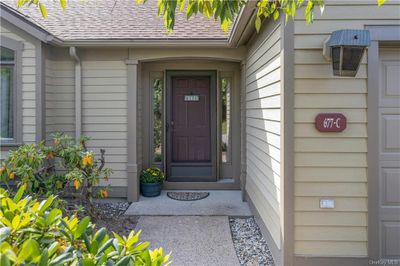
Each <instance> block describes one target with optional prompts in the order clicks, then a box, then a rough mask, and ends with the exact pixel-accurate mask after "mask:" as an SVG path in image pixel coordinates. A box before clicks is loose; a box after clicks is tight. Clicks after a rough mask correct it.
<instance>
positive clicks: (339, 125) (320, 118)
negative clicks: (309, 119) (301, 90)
mask: <svg viewBox="0 0 400 266" xmlns="http://www.w3.org/2000/svg"><path fill="white" fill-rule="evenodd" d="M346 124H347V121H346V117H345V116H344V115H343V114H340V113H322V114H318V115H317V117H316V118H315V127H316V128H317V129H318V131H320V132H342V131H343V130H344V129H345V128H346Z"/></svg>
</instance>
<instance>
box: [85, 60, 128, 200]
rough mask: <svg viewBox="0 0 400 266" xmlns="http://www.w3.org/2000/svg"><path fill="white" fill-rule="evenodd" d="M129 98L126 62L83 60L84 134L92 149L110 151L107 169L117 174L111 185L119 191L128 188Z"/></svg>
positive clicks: (107, 154)
mask: <svg viewBox="0 0 400 266" xmlns="http://www.w3.org/2000/svg"><path fill="white" fill-rule="evenodd" d="M92 58H93V60H92ZM127 96H128V94H127V67H126V64H125V62H124V61H123V60H114V59H112V58H111V59H110V60H105V61H102V60H96V59H95V57H93V56H92V57H91V58H90V59H85V58H83V61H82V131H83V134H85V135H88V136H89V137H90V138H91V140H90V141H89V142H88V148H89V149H91V150H94V151H95V152H96V153H98V154H99V152H100V149H101V148H104V149H105V150H106V167H110V168H112V169H113V171H114V173H113V175H112V176H111V178H110V182H111V185H112V186H117V187H126V186H127V149H128V148H127V146H128V142H127V122H128V118H127V117H128V113H127V104H128V101H127V99H128V97H127ZM104 184H106V183H104ZM121 196H123V195H121Z"/></svg>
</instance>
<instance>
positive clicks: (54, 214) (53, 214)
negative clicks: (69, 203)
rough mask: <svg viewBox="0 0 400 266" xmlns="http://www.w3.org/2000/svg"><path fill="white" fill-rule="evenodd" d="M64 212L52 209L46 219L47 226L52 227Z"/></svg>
mask: <svg viewBox="0 0 400 266" xmlns="http://www.w3.org/2000/svg"><path fill="white" fill-rule="evenodd" d="M61 215H62V212H61V210H59V209H52V210H51V211H50V213H49V214H48V215H47V217H46V226H49V225H51V224H52V223H53V222H54V221H55V220H56V219H57V218H58V217H61Z"/></svg>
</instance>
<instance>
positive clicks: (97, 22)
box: [0, 0, 230, 41]
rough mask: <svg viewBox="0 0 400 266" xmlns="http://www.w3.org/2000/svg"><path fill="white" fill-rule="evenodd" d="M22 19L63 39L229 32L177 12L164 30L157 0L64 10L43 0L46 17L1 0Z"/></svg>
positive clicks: (102, 2) (80, 1)
mask: <svg viewBox="0 0 400 266" xmlns="http://www.w3.org/2000/svg"><path fill="white" fill-rule="evenodd" d="M0 1H1V2H2V3H3V4H5V5H7V6H8V7H9V8H12V9H13V10H14V11H15V12H16V13H18V14H19V15H21V16H23V17H24V18H25V19H27V20H29V21H31V22H33V23H34V24H36V25H37V26H39V27H41V28H42V29H44V30H46V31H48V32H49V33H50V34H52V35H54V36H55V37H57V38H59V39H61V40H64V41H76V40H227V39H228V37H229V34H230V33H229V32H228V33H226V32H224V31H223V30H222V29H221V26H220V24H219V23H218V22H217V21H215V20H214V19H210V20H209V19H207V18H205V17H203V16H201V15H199V16H194V17H192V18H191V19H189V20H187V19H186V16H185V14H184V13H179V12H178V13H177V15H176V23H175V28H174V30H173V32H172V33H171V34H167V33H166V30H165V28H164V24H163V23H164V22H163V18H161V17H158V16H157V1H156V0H149V1H148V2H147V3H146V4H144V5H138V4H136V1H135V0H74V1H68V6H67V9H66V10H65V11H63V10H62V9H61V7H60V4H59V1H58V0H45V1H44V3H45V7H46V9H47V13H48V17H47V18H46V19H45V18H43V17H42V15H41V13H40V10H39V8H36V7H33V6H31V7H23V8H20V9H17V7H16V4H15V1H16V0H0Z"/></svg>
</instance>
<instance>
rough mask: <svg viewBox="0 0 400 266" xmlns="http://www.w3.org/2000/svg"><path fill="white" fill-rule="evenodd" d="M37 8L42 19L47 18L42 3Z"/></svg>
mask: <svg viewBox="0 0 400 266" xmlns="http://www.w3.org/2000/svg"><path fill="white" fill-rule="evenodd" d="M39 8H40V12H41V13H42V16H43V17H44V18H47V11H46V8H45V7H44V5H43V3H39Z"/></svg>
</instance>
